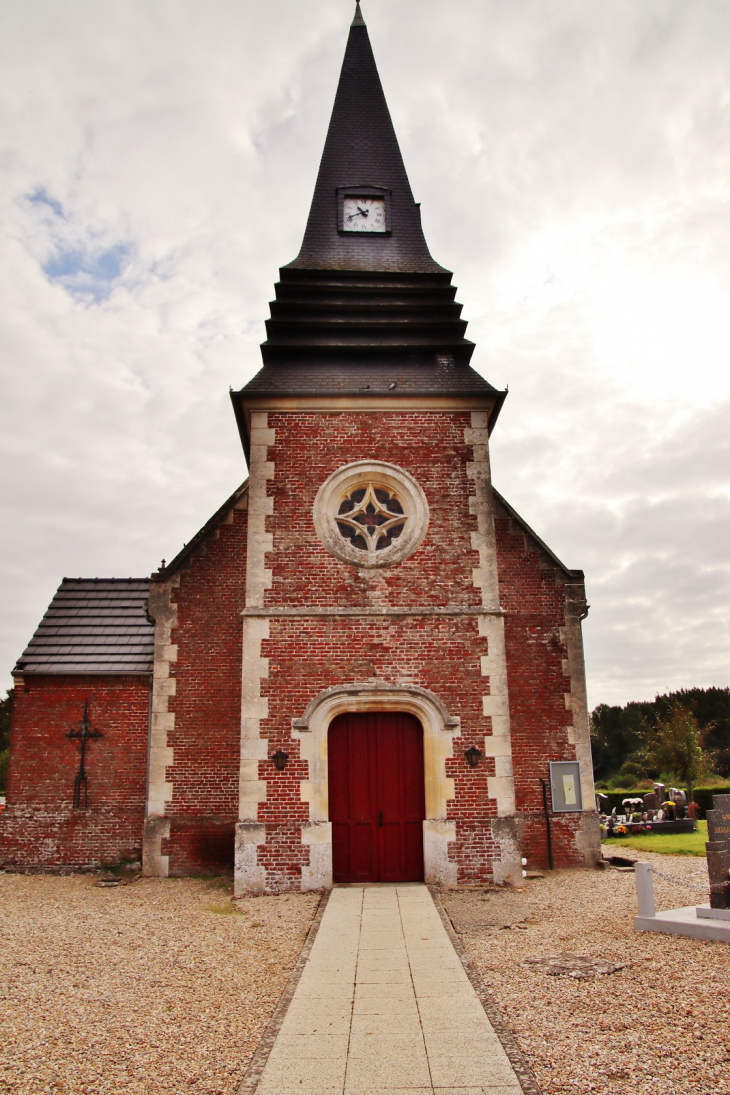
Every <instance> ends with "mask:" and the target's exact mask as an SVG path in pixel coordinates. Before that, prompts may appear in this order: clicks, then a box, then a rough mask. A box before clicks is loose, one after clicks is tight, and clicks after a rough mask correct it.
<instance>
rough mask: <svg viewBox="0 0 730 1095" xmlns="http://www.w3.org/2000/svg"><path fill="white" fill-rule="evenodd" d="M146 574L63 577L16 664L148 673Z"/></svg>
mask: <svg viewBox="0 0 730 1095" xmlns="http://www.w3.org/2000/svg"><path fill="white" fill-rule="evenodd" d="M149 589H150V583H149V580H148V579H147V578H64V579H63V581H62V582H61V585H60V586H59V588H58V591H57V592H56V595H55V597H54V598H53V600H52V601H51V603H50V605H49V606H48V610H47V612H46V614H45V616H44V617H43V619H42V620H41V622H40V624H39V625H38V630H37V631H36V633H35V635H34V636H33V638H32V639H31V641H30V643H29V644H28V647H27V649H26V650H25V651H24V653H23V655H22V657H21V658H20V659H19V661H18V664H17V665H16V667H15V670H16V672H22V673H151V672H152V656H153V651H154V640H155V629H154V624H152V623H150V621H149V619H148V618H147V612H146V610H147V602H148V599H149Z"/></svg>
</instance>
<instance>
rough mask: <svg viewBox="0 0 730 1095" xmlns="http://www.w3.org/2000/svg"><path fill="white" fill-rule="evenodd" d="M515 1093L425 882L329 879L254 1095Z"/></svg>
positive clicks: (495, 1040) (512, 1075) (504, 1060)
mask: <svg viewBox="0 0 730 1095" xmlns="http://www.w3.org/2000/svg"><path fill="white" fill-rule="evenodd" d="M291 1092H300V1093H301V1095H314V1093H317V1095H319V1093H320V1092H338V1093H340V1095H380V1093H381V1092H382V1093H383V1095H385V1093H387V1095H399V1093H400V1095H406V1093H407V1095H419V1093H422V1092H436V1093H438V1095H521V1093H522V1088H521V1087H520V1084H519V1081H518V1079H517V1076H516V1075H515V1073H514V1071H513V1069H512V1066H511V1065H510V1062H509V1060H508V1058H507V1055H506V1054H505V1052H504V1050H503V1048H502V1045H501V1043H500V1041H499V1039H498V1038H497V1036H496V1034H495V1032H494V1029H493V1027H492V1026H491V1024H490V1022H489V1020H488V1019H487V1016H486V1014H485V1012H484V1009H483V1007H482V1005H481V1003H480V1001H479V998H478V997H477V995H476V993H475V991H474V989H473V988H472V986H471V983H470V981H469V979H468V977H467V976H466V973H465V972H464V968H463V966H462V964H461V961H460V959H459V957H458V955H457V954H456V952H455V950H454V948H453V946H452V944H451V941H450V939H449V937H448V935H447V934H446V931H445V929H444V926H443V924H442V922H441V918H440V916H439V914H438V911H437V910H436V908H435V906H434V903H433V899H432V898H431V895H430V893H429V892H428V890H427V889H426V887H425V886H423V885H393V886H385V885H383V886H348V887H338V888H335V889H334V890H333V892H332V894H331V896H330V899H329V902H328V904H327V908H326V909H325V912H324V916H323V918H322V923H321V925H320V928H319V932H318V934H317V937H316V939H315V941H314V946H313V947H312V950H311V953H310V955H309V958H308V960H307V962H306V965H305V967H304V971H303V973H302V976H301V979H300V981H299V984H298V986H297V989H296V992H295V993H294V997H293V999H292V1002H291V1004H290V1006H289V1010H288V1011H287V1013H286V1017H285V1018H284V1021H283V1024H282V1026H281V1028H280V1030H279V1033H278V1035H277V1037H276V1041H275V1042H274V1045H273V1048H272V1050H271V1054H270V1056H269V1059H268V1061H267V1064H266V1067H265V1069H264V1072H263V1075H262V1077H261V1080H260V1081H259V1085H258V1088H257V1089H256V1093H257V1095H289V1093H291Z"/></svg>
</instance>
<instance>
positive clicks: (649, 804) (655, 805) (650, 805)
mask: <svg viewBox="0 0 730 1095" xmlns="http://www.w3.org/2000/svg"><path fill="white" fill-rule="evenodd" d="M660 805H661V804H660V802H659V799H658V798H657V796H656V795H655V794H654V792H653V791H650V792H649V794H648V795H644V809H645V810H647V811H648V810H658V809H659V806H660Z"/></svg>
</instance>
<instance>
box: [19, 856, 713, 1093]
mask: <svg viewBox="0 0 730 1095" xmlns="http://www.w3.org/2000/svg"><path fill="white" fill-rule="evenodd" d="M641 858H642V859H644V858H646V859H651V860H652V861H653V862H654V863H655V866H657V867H658V868H659V869H660V870H662V871H664V872H665V873H666V874H671V875H673V876H675V877H680V878H681V877H683V876H686V875H687V874H688V873H689V872H690V870H697V869H698V867H699V866H700V865H701V862H702V861H701V860H698V859H692V860H684V859H683V860H678V859H677V858H675V857H669V856H654V855H646V856H644V855H642V857H641ZM95 881H96V879H95V878H94V877H93V876H84V875H75V876H69V877H53V876H48V875H36V876H26V875H12V874H0V910H2V916H1V918H0V1095H10V1093H12V1095H51V1093H53V1095H128V1093H129V1095H131V1093H134V1095H158V1093H160V1095H162V1093H172V1095H184V1093H185V1092H192V1093H196V1095H197V1093H201V1095H203V1093H204V1095H235V1092H236V1090H237V1087H238V1084H239V1083H240V1081H241V1079H242V1077H243V1073H244V1072H245V1069H246V1067H247V1064H248V1061H249V1060H250V1058H251V1056H252V1054H253V1052H254V1050H255V1048H256V1045H257V1044H258V1041H259V1038H260V1036H261V1034H262V1032H263V1029H264V1027H265V1025H266V1023H267V1022H268V1020H269V1018H270V1016H271V1015H272V1013H273V1011H274V1008H275V1006H276V1002H277V1000H278V998H279V995H280V993H281V991H282V990H283V988H284V986H285V984H286V981H287V979H288V976H289V973H290V972H291V970H292V968H293V966H294V963H295V961H296V958H297V955H298V953H299V950H300V948H301V946H302V943H303V942H304V938H305V936H306V932H307V930H308V928H309V925H310V923H311V919H312V917H313V915H314V912H315V910H316V908H317V903H318V899H317V897H316V896H309V895H286V896H281V897H259V898H247V899H244V900H243V901H240V902H236V904H235V906H234V905H233V904H232V903H231V901H230V887H229V886H228V885H227V884H226V883H217V882H204V881H199V880H191V879H184V880H174V879H166V880H156V879H146V880H143V881H136V882H130V883H129V884H128V885H125V886H123V887H117V888H99V887H97V886H95V885H94V883H95ZM692 881H697V880H696V879H695V880H692ZM700 881H702V878H701V877H700ZM655 893H656V898H657V908H659V909H662V908H673V907H677V906H679V905H686V904H691V903H693V901H695V900H702V894H701V893H700V892H699V891H695V892H692V891H690V890H687V889H684V888H683V887H678V886H676V885H673V884H671V883H668V882H664V881H663V880H661V879H656V880H655ZM443 900H444V904H445V906H446V908H447V911H448V913H449V915H450V917H451V919H452V921H453V923H454V926H455V928H456V930H457V932H458V933H459V935H460V937H461V939H462V942H463V943H464V946H465V947H466V949H467V951H468V953H469V955H470V957H471V958H472V960H473V962H474V964H475V965H476V966H477V968H478V969H479V970H480V971H481V972H482V974H483V975H484V977H485V980H486V981H487V983H488V984H489V985H490V987H491V989H492V991H493V992H494V994H495V997H496V999H497V1000H498V1001H499V1003H500V1005H501V1007H502V1009H503V1012H504V1015H505V1018H506V1019H507V1021H508V1023H509V1025H510V1026H511V1027H512V1029H513V1030H514V1032H515V1034H516V1035H517V1038H518V1040H519V1042H520V1045H521V1046H522V1049H523V1051H524V1052H525V1053H526V1055H527V1057H528V1059H529V1060H530V1062H531V1064H532V1066H533V1068H534V1070H535V1074H536V1076H537V1078H538V1081H539V1082H540V1084H541V1085H542V1088H543V1090H544V1092H545V1095H568V1093H570V1095H589V1093H590V1095H626V1093H629V1092H630V1093H631V1095H687V1093H692V1095H730V947H728V945H727V944H723V943H703V942H699V941H695V940H692V939H683V938H681V937H680V936H668V935H661V934H658V933H657V934H653V933H639V932H634V931H633V928H632V926H631V923H632V917H633V915H634V912H635V908H636V896H635V882H634V876H633V874H631V873H629V874H624V873H620V872H617V871H604V872H601V871H590V872H588V871H579V872H566V871H559V872H555V874H554V875H549V876H547V877H546V878H544V879H539V880H529V881H528V882H527V885H526V888H525V891H524V893H517V892H514V891H510V890H507V889H498V890H490V891H487V892H485V891H483V890H479V891H462V892H460V893H458V894H444V895H443ZM234 908H237V909H238V910H240V911H239V912H232V910H233V909H234ZM561 952H569V953H572V954H577V955H589V956H593V957H595V958H600V959H603V960H605V961H607V962H608V963H611V964H614V965H623V966H624V968H623V969H620V970H618V971H617V972H615V973H611V974H608V975H606V976H599V977H596V978H595V979H592V980H575V979H573V978H571V977H553V976H548V975H547V974H546V973H545V972H544V971H543V969H541V968H539V967H535V966H529V965H527V966H525V965H523V964H522V963H523V962H526V961H528V960H530V959H535V958H544V957H547V956H552V955H556V954H559V953H561ZM465 1037H468V1032H465Z"/></svg>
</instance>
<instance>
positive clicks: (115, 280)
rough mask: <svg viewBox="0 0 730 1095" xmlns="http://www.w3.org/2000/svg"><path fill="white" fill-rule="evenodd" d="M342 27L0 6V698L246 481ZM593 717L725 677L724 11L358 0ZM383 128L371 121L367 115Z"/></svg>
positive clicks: (165, 5)
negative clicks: (601, 706)
mask: <svg viewBox="0 0 730 1095" xmlns="http://www.w3.org/2000/svg"><path fill="white" fill-rule="evenodd" d="M353 7H354V5H353V4H352V0H307V2H306V3H304V2H303V0H266V2H265V3H264V2H262V0H105V2H104V3H100V2H99V0H0V133H1V134H2V137H0V219H1V221H2V226H1V236H0V349H1V356H0V360H1V362H2V366H1V367H2V399H1V400H0V414H1V416H2V421H1V424H0V453H1V459H2V475H1V476H0V522H1V527H0V537H1V540H0V605H1V606H2V612H1V613H0V682H1V681H3V680H5V681H7V683H9V681H10V678H9V672H10V669H11V668H12V665H13V664H14V662H15V660H16V658H17V657H18V656H19V654H20V653H21V651H22V649H23V647H24V646H25V644H26V642H27V641H28V639H29V638H30V636H31V634H32V632H33V630H34V628H35V626H36V624H37V623H38V621H39V619H40V617H41V615H42V614H43V611H44V610H45V608H46V606H47V604H48V602H49V600H50V599H51V597H52V595H53V592H54V590H55V589H56V587H57V585H58V583H59V581H60V579H61V577H63V576H64V575H67V576H72V577H73V576H79V575H80V576H84V577H93V576H95V575H100V576H110V575H114V576H117V577H119V576H128V575H134V576H138V575H145V574H147V573H149V572H150V570H152V569H154V568H155V567H156V566H157V565H158V563H159V561H160V559H161V558H162V557H163V556H165V557H166V558H168V559H169V558H171V557H172V556H173V555H174V554H176V552H177V551H178V549H179V548H180V547H181V545H182V544H183V542H184V541H187V540H189V539H190V538H191V537H192V535H193V534H194V533H195V531H196V530H197V529H198V528H199V526H200V525H201V524H202V523H203V522H204V521H205V520H206V519H207V518H208V517H209V516H210V514H211V513H212V512H213V511H214V510H215V509H217V507H218V506H219V505H220V503H221V502H222V501H223V500H224V499H225V497H227V495H228V494H229V493H230V492H231V491H232V490H233V489H234V488H235V487H236V486H237V485H238V483H239V482H240V481H241V480H242V479H243V478H244V475H245V466H244V462H243V456H242V453H241V450H240V443H239V440H238V436H237V433H236V428H235V425H234V420H233V414H232V411H231V407H230V402H229V397H228V389H229V386H233V387H235V388H238V387H240V386H241V385H242V384H243V383H245V382H246V380H248V379H249V378H250V377H251V376H252V375H253V374H254V372H256V371H257V370H258V368H259V363H260V355H259V350H258V345H259V343H260V342H261V341H262V340H263V338H264V319H265V318H266V316H267V315H268V301H269V299H270V297H271V295H272V287H273V283H274V281H275V280H276V273H277V268H278V266H279V265H281V264H283V263H285V262H288V261H289V260H290V259H292V258H293V257H294V256H295V255H296V253H297V251H298V248H299V244H300V241H301V236H302V232H303V229H304V224H305V220H306V215H307V211H308V207H309V201H310V198H311V193H312V188H313V184H314V179H315V174H316V169H317V165H318V161H319V156H320V153H321V150H322V145H323V142H324V137H325V132H326V127H327V122H328V119H329V112H330V109H331V106H332V101H333V98H334V92H335V87H336V83H337V78H338V74H339V68H340V64H341V61H342V54H343V50H344V46H345V41H346V36H347V27H348V24H349V22H350V19H351V17H352V11H353ZM363 11H364V14H365V17H366V19H367V22H368V26H369V29H370V36H371V39H372V42H373V47H374V50H375V55H376V59H377V61H378V65H379V68H380V73H381V77H382V80H383V84H384V87H385V92H386V96H387V98H388V101H389V104H390V108H391V112H392V114H393V117H394V121H395V126H396V131H397V133H398V135H399V138H400V142H401V147H402V149H403V154H404V158H405V162H406V167H407V168H408V171H409V174H410V178H411V183H412V186H413V190H414V193H415V197H416V200H419V201H421V202H422V211H423V219H424V224H425V229H426V235H427V238H428V240H429V243H430V246H431V250H432V253H433V255H434V257H435V258H436V259H437V260H438V261H439V262H441V263H443V264H444V265H445V266H448V267H449V268H450V269H452V270H454V272H455V282H456V284H457V285H458V286H459V294H458V299H459V300H461V301H462V302H463V304H464V308H465V316H466V318H467V319H468V320H469V321H470V326H469V336H470V337H471V338H472V339H473V340H474V341H475V342H476V343H477V351H476V353H475V356H474V364H475V366H476V368H477V369H479V370H480V371H481V372H482V373H483V374H484V375H485V376H486V377H487V378H488V379H489V380H490V381H492V383H494V384H495V385H497V386H500V387H502V386H505V385H507V384H508V385H509V388H510V395H509V398H508V400H507V402H506V404H505V407H504V410H503V412H502V416H501V418H500V421H499V424H498V428H497V430H496V431H495V434H494V438H493V468H494V481H495V485H496V486H497V487H498V488H499V489H500V490H501V491H502V493H503V494H505V495H506V496H507V498H508V499H509V500H510V502H511V503H512V504H513V505H514V506H515V508H516V509H517V510H518V511H519V512H521V513H522V514H523V516H524V517H525V518H526V520H527V521H528V522H529V523H530V524H531V525H532V526H533V527H534V528H535V529H536V530H537V531H538V532H539V534H540V535H541V536H542V537H543V538H544V539H545V540H546V541H547V542H548V543H549V544H550V545H551V547H552V548H553V549H554V550H555V551H556V552H557V554H558V555H560V556H561V558H562V559H563V560H564V561H565V562H566V563H567V564H568V565H569V566H571V567H582V568H583V569H584V570H585V572H586V581H587V588H588V597H589V601H590V602H591V605H592V609H591V614H590V617H589V618H588V620H587V622H586V624H585V625H584V634H585V640H586V652H587V664H588V686H589V698H590V702H591V705H595V704H597V703H599V702H614V703H623V702H625V701H627V700H630V699H645V698H650V697H652V696H653V695H654V693H655V692H657V691H664V690H665V689H669V688H678V687H685V686H693V685H703V686H706V685H713V684H715V685H722V686H725V685H727V684H728V683H730V673H729V672H728V661H729V657H728V656H729V655H730V624H729V622H728V608H729V607H730V567H729V563H728V545H729V544H730V470H729V466H728V465H729V456H730V430H728V417H729V415H730V368H729V367H728V366H729V364H730V363H729V360H728V358H729V356H730V263H729V262H728V255H730V66H728V51H729V50H730V4H728V3H727V0H641V2H640V3H638V2H637V0H603V2H598V0H550V2H546V0H520V2H519V3H514V2H511V0H449V2H448V3H445V2H444V0H364V2H363ZM364 109H367V104H364Z"/></svg>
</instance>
